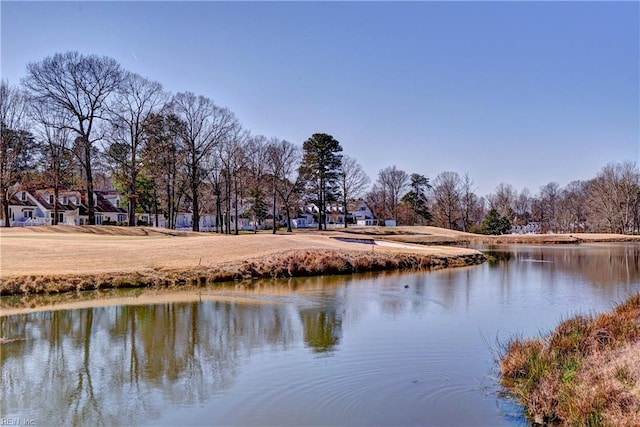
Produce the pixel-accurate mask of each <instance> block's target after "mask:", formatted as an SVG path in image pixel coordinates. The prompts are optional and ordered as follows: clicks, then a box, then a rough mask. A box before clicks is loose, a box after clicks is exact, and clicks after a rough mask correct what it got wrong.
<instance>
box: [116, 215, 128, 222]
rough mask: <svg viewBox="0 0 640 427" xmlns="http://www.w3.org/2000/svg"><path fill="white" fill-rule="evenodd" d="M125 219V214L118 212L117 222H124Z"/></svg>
mask: <svg viewBox="0 0 640 427" xmlns="http://www.w3.org/2000/svg"><path fill="white" fill-rule="evenodd" d="M126 220H127V216H126V215H124V214H118V222H124V221H126Z"/></svg>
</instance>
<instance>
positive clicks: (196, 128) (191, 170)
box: [173, 92, 238, 231]
mask: <svg viewBox="0 0 640 427" xmlns="http://www.w3.org/2000/svg"><path fill="white" fill-rule="evenodd" d="M173 104H174V108H175V112H176V114H177V115H178V116H179V117H180V119H181V120H182V121H183V122H184V124H185V126H184V131H183V134H182V148H183V150H184V151H185V162H186V166H187V168H186V169H187V175H188V177H189V188H190V190H191V191H190V196H191V207H192V210H193V226H192V228H193V231H199V230H200V191H201V189H202V188H201V187H202V183H203V178H204V177H205V173H204V171H203V168H202V166H203V163H204V161H205V159H206V158H207V157H208V156H209V155H210V153H211V151H212V150H214V149H215V148H217V147H218V146H219V145H220V144H222V142H223V141H224V140H225V139H227V138H228V137H229V134H230V133H231V132H232V131H233V130H234V129H235V128H236V127H237V126H238V123H237V120H236V118H235V116H234V115H233V113H232V112H231V111H229V110H228V109H226V108H221V107H218V106H217V105H216V104H214V103H213V101H211V100H210V99H209V98H205V97H204V96H196V95H194V94H193V93H191V92H181V93H178V94H176V95H175V96H174V98H173Z"/></svg>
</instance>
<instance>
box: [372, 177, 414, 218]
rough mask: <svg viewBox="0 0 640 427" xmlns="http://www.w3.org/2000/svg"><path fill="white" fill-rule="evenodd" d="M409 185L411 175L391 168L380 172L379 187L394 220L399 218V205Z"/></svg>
mask: <svg viewBox="0 0 640 427" xmlns="http://www.w3.org/2000/svg"><path fill="white" fill-rule="evenodd" d="M408 184H409V175H408V174H407V173H406V172H405V171H403V170H401V169H398V168H396V166H395V165H394V166H390V167H387V168H385V169H382V170H381V171H380V172H378V185H379V186H380V187H381V188H382V191H383V194H384V196H385V203H386V205H387V206H388V209H389V212H390V213H391V215H392V216H393V218H394V219H397V218H398V205H399V204H400V199H401V198H402V196H403V195H404V193H405V192H406V189H407V185H408Z"/></svg>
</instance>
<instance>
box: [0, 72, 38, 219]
mask: <svg viewBox="0 0 640 427" xmlns="http://www.w3.org/2000/svg"><path fill="white" fill-rule="evenodd" d="M28 107H29V105H28V100H27V97H26V95H25V94H24V93H23V92H22V91H21V90H19V89H18V88H16V87H12V86H10V85H9V83H8V82H7V81H5V80H3V81H1V82H0V192H1V193H2V194H1V195H0V197H1V198H2V212H3V215H2V216H3V218H4V226H5V227H10V226H11V218H10V216H9V199H10V198H11V196H12V195H13V194H12V188H13V186H14V185H15V184H16V183H17V182H18V181H19V179H20V177H21V175H22V174H23V172H25V169H26V167H27V165H28V163H29V161H30V151H31V149H32V148H33V138H32V136H31V134H30V133H29V132H28V131H27V110H28Z"/></svg>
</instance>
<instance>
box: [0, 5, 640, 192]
mask: <svg viewBox="0 0 640 427" xmlns="http://www.w3.org/2000/svg"><path fill="white" fill-rule="evenodd" d="M0 8H1V9H0V12H1V21H2V22H1V23H2V29H1V36H2V42H1V43H2V45H1V59H2V64H1V71H2V78H3V79H8V80H9V82H10V83H13V84H17V83H19V81H20V79H21V78H22V77H24V75H25V72H26V71H25V70H26V64H27V63H29V62H31V61H39V60H41V59H43V58H45V57H46V56H50V55H52V54H54V53H56V52H64V51H67V50H78V51H80V52H83V53H96V54H100V55H107V56H110V57H113V58H115V59H116V60H118V61H119V62H120V63H121V64H122V65H123V67H124V68H126V69H128V70H131V71H135V72H137V73H139V74H141V75H143V76H145V77H149V78H151V79H154V80H157V81H159V82H160V83H162V84H163V85H164V87H165V89H166V90H168V91H171V92H174V93H175V92H179V91H187V90H188V91H192V92H194V93H196V94H199V95H204V96H207V97H209V98H211V99H213V100H214V102H216V103H217V104H219V105H222V106H225V107H228V108H229V109H231V110H232V111H233V112H234V113H235V114H236V115H237V117H238V118H239V120H240V121H241V123H242V124H243V125H244V126H245V127H246V128H247V129H249V130H250V131H251V132H252V133H254V134H263V135H266V136H269V137H271V136H276V137H279V138H283V139H287V140H289V141H292V142H295V143H297V144H302V142H303V141H304V140H305V139H307V138H308V137H309V136H311V134H313V133H316V132H324V133H329V134H332V135H333V136H334V137H335V138H336V139H338V140H339V141H340V142H341V143H342V146H343V147H344V150H345V153H346V154H349V155H351V156H353V157H355V158H357V159H358V160H359V162H360V163H361V164H362V166H363V167H364V169H365V170H366V171H367V172H368V173H369V175H370V176H371V178H372V179H373V180H375V178H376V176H377V172H378V171H379V170H380V169H382V168H384V167H387V166H391V165H396V166H397V167H399V168H401V169H404V170H406V171H407V172H409V173H412V172H417V173H421V174H424V175H426V176H428V177H430V178H431V179H432V180H433V179H434V178H435V176H436V175H437V174H438V173H440V172H442V171H448V170H452V171H456V172H458V173H460V174H461V175H462V174H464V173H469V175H470V176H471V178H472V179H473V180H474V181H475V185H476V188H477V192H478V193H479V194H480V195H486V194H488V193H490V192H492V191H493V190H494V189H495V187H496V185H498V184H499V183H501V182H507V183H511V184H513V185H514V186H515V187H516V188H517V189H518V190H520V189H521V188H523V187H525V186H527V187H529V188H530V190H531V191H532V192H534V193H536V192H537V191H538V189H539V187H540V186H541V185H544V184H546V183H548V182H550V181H556V182H558V183H559V184H560V185H562V186H564V185H566V184H567V183H568V182H569V181H571V180H574V179H588V178H591V177H593V176H595V174H596V173H597V172H598V171H599V170H600V169H601V168H602V166H604V165H605V164H606V163H608V162H612V161H616V162H619V161H624V160H633V161H637V162H640V3H638V2H326V3H323V2H234V3H231V2H189V3H185V2H95V3H94V2H11V1H4V0H3V1H2V2H1V3H0Z"/></svg>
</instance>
